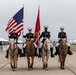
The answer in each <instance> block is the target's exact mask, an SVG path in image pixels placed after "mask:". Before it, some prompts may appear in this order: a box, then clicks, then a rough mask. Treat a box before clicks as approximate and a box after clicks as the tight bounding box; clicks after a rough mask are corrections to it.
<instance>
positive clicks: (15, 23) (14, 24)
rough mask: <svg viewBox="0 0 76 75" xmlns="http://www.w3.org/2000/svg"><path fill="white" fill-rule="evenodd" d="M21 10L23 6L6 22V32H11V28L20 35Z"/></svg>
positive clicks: (21, 23) (21, 24) (21, 25)
mask: <svg viewBox="0 0 76 75" xmlns="http://www.w3.org/2000/svg"><path fill="white" fill-rule="evenodd" d="M23 11H24V8H21V9H20V10H19V11H18V12H17V13H16V14H15V15H14V16H13V17H12V18H11V19H10V20H9V22H8V24H7V27H6V29H5V30H6V31H7V32H8V34H11V33H12V32H13V28H15V29H16V33H17V34H18V36H20V35H21V31H22V30H23Z"/></svg>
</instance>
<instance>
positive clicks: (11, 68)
mask: <svg viewBox="0 0 76 75" xmlns="http://www.w3.org/2000/svg"><path fill="white" fill-rule="evenodd" d="M10 66H11V69H13V66H12V57H11V55H10Z"/></svg>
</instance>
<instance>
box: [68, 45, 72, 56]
mask: <svg viewBox="0 0 76 75" xmlns="http://www.w3.org/2000/svg"><path fill="white" fill-rule="evenodd" d="M68 54H69V55H72V54H73V53H72V52H71V50H70V46H69V47H68Z"/></svg>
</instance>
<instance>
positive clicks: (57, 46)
mask: <svg viewBox="0 0 76 75" xmlns="http://www.w3.org/2000/svg"><path fill="white" fill-rule="evenodd" d="M60 31H61V32H59V33H58V39H59V41H58V43H57V44H56V47H55V48H56V52H55V53H54V55H57V54H58V53H59V50H58V48H59V45H60V41H61V39H63V38H65V39H66V44H67V46H68V54H69V55H72V54H73V53H72V52H71V51H70V44H69V43H68V42H67V35H66V32H64V27H60Z"/></svg>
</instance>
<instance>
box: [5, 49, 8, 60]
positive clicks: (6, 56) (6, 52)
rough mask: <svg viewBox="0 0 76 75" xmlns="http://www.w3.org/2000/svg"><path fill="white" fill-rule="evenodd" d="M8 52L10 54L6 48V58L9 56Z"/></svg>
mask: <svg viewBox="0 0 76 75" xmlns="http://www.w3.org/2000/svg"><path fill="white" fill-rule="evenodd" d="M8 54H9V51H8V50H6V56H5V58H8Z"/></svg>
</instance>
